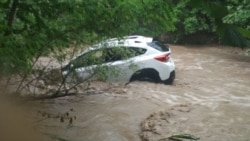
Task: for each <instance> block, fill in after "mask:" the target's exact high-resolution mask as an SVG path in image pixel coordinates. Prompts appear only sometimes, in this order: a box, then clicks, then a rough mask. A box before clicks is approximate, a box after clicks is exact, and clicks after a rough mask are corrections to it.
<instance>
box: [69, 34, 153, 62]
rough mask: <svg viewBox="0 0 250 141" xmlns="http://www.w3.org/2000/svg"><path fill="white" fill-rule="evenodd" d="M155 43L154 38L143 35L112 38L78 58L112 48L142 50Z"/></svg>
mask: <svg viewBox="0 0 250 141" xmlns="http://www.w3.org/2000/svg"><path fill="white" fill-rule="evenodd" d="M152 41H153V38H152V37H146V36H141V35H132V36H124V37H121V38H111V39H107V40H105V41H102V42H100V43H98V44H96V45H93V46H91V47H89V48H88V49H86V50H85V51H83V52H81V53H80V54H78V55H77V56H76V57H74V58H77V57H78V56H81V55H83V54H85V53H86V52H89V51H92V50H96V49H101V48H105V47H107V48H110V47H140V48H147V47H148V45H147V43H150V42H152Z"/></svg>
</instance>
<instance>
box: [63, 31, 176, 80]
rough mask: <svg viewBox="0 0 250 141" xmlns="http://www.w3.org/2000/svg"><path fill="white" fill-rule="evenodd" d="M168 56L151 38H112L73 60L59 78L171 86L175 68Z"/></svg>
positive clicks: (161, 45)
mask: <svg viewBox="0 0 250 141" xmlns="http://www.w3.org/2000/svg"><path fill="white" fill-rule="evenodd" d="M170 54H171V50H170V48H169V47H168V46H166V45H164V44H162V43H161V42H160V41H157V40H154V39H153V38H151V37H144V36H138V35H134V36H125V37H123V38H119V39H118V38H112V39H109V40H105V41H103V42H101V43H99V44H97V45H94V46H93V47H90V48H88V49H87V50H86V51H84V52H82V53H80V54H79V55H78V56H77V57H75V58H73V59H72V60H71V61H70V62H69V63H68V64H67V65H66V66H65V67H63V69H62V74H63V76H64V77H65V78H66V77H69V79H70V80H72V78H73V79H75V80H77V82H83V81H85V80H87V79H89V78H95V79H98V78H101V77H104V78H105V80H107V81H112V82H117V81H120V82H121V81H123V82H131V81H135V80H151V81H154V82H163V83H165V84H172V83H173V82H174V79H175V65H174V62H173V60H172V58H171V56H170ZM71 74H74V75H71ZM72 76H74V77H72Z"/></svg>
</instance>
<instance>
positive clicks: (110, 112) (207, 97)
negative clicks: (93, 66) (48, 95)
mask: <svg viewBox="0 0 250 141" xmlns="http://www.w3.org/2000/svg"><path fill="white" fill-rule="evenodd" d="M170 47H171V49H172V57H173V59H174V61H175V64H176V81H175V83H174V85H171V86H169V85H164V84H155V83H150V82H133V83H130V84H128V85H127V86H118V85H113V86H110V85H108V84H104V83H101V82H94V83H93V84H92V89H91V90H89V91H88V92H83V93H80V94H77V95H74V96H66V97H61V98H56V99H44V100H38V101H32V102H30V103H29V104H30V105H32V107H31V109H32V110H31V111H32V112H30V115H33V117H34V118H35V120H36V122H35V129H36V130H38V131H40V132H42V133H43V134H45V135H46V136H49V138H51V139H52V140H65V141H98V140H101V141H140V140H144V141H146V140H148V141H158V140H162V141H163V140H166V141H167V138H168V137H169V136H171V135H173V134H179V133H187V134H192V135H194V136H196V137H199V138H200V140H201V141H224V140H225V141H236V140H237V141H250V57H247V56H244V55H243V53H242V51H241V50H240V49H235V48H230V47H222V46H221V47H220V46H216V47H215V46H202V47H199V46H197V47H195V46H177V45H171V46H170ZM107 88H108V89H107ZM37 111H40V112H38V113H37ZM67 111H69V115H68V117H69V118H67V117H64V119H63V122H60V120H61V121H62V119H61V118H48V119H45V118H44V117H43V116H41V115H42V113H43V112H44V113H43V114H44V115H46V114H48V113H49V114H50V116H51V115H55V116H56V115H60V113H65V112H67ZM45 113H46V114H45ZM59 117H60V116H59ZM70 118H72V121H73V122H72V124H69V122H70V121H69V120H70ZM43 119H45V120H43Z"/></svg>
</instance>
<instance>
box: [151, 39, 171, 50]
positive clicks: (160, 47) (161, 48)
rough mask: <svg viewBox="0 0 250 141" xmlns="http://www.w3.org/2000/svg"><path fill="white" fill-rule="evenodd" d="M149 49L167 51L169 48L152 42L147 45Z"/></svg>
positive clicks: (158, 42) (157, 42)
mask: <svg viewBox="0 0 250 141" xmlns="http://www.w3.org/2000/svg"><path fill="white" fill-rule="evenodd" d="M147 44H148V45H149V46H150V47H152V48H154V49H157V50H159V51H162V52H164V51H169V48H168V46H167V45H164V44H163V43H161V42H160V41H153V42H150V43H147Z"/></svg>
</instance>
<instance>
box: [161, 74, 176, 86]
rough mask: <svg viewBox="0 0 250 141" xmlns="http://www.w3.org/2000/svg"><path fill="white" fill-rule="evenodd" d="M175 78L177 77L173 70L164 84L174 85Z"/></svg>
mask: <svg viewBox="0 0 250 141" xmlns="http://www.w3.org/2000/svg"><path fill="white" fill-rule="evenodd" d="M174 79H175V71H172V72H171V73H170V76H169V78H168V79H167V80H165V81H164V84H167V85H172V84H173V83H174Z"/></svg>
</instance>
